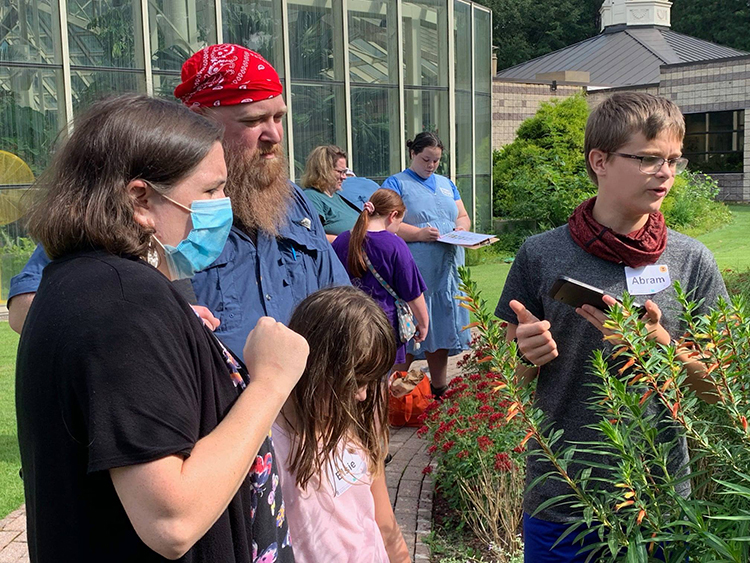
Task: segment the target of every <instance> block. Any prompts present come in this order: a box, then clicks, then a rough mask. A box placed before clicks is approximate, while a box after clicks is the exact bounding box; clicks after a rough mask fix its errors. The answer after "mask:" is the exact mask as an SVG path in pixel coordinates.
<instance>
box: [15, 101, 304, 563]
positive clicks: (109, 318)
mask: <svg viewBox="0 0 750 563" xmlns="http://www.w3.org/2000/svg"><path fill="white" fill-rule="evenodd" d="M220 141H221V129H220V128H219V126H217V125H216V124H213V123H212V122H209V121H208V120H205V119H204V118H202V117H200V116H199V115H197V114H195V113H192V112H190V111H189V110H187V109H185V108H183V107H181V106H179V105H177V104H174V103H171V102H167V101H164V100H156V99H150V98H147V97H144V96H132V95H129V96H121V97H119V98H113V99H110V100H108V101H104V102H100V103H99V104H96V105H95V106H94V107H93V108H92V109H91V110H90V111H89V112H87V113H86V114H85V115H84V116H83V117H82V118H81V119H80V120H78V121H77V123H76V127H75V129H74V131H73V133H72V135H71V137H70V139H69V140H68V141H67V143H66V144H65V145H64V146H63V147H62V148H61V149H60V150H59V151H58V153H57V155H56V157H55V160H54V163H53V165H52V167H51V169H50V170H48V172H47V174H46V175H45V176H43V178H42V179H41V180H40V182H39V184H38V187H39V189H40V192H41V193H42V197H41V199H40V201H39V202H38V204H37V205H36V207H35V209H34V210H33V211H32V213H31V216H30V221H29V228H30V232H31V233H32V235H33V236H34V237H35V238H36V239H38V240H39V241H40V242H41V244H42V245H43V246H44V249H45V251H46V252H47V254H48V255H49V256H50V257H51V258H52V259H53V261H52V262H51V263H50V264H49V265H48V266H47V267H46V268H45V270H44V274H43V277H42V282H41V285H40V287H39V292H38V294H37V296H36V298H35V299H34V302H33V305H32V307H31V310H30V312H29V317H28V319H27V322H26V325H25V327H24V331H23V336H22V337H21V342H20V345H19V350H18V359H17V380H16V402H17V413H18V438H19V442H20V449H21V461H22V467H23V477H24V487H25V494H26V506H27V518H28V541H29V551H30V556H31V561H34V562H47V561H49V562H52V561H108V562H113V561H139V562H149V561H163V560H165V559H176V558H179V557H183V559H182V560H184V561H190V562H199V561H206V562H209V561H236V562H240V561H246V562H248V563H249V562H252V561H255V560H256V559H257V558H261V557H267V558H269V560H271V559H272V560H274V561H293V555H292V552H291V548H290V547H289V546H288V541H287V527H286V522H285V520H284V510H283V505H282V502H281V495H280V491H279V490H274V487H273V482H274V481H275V478H274V477H275V475H276V468H277V465H276V460H275V459H274V453H273V447H272V444H271V442H270V440H269V429H270V428H271V424H272V423H273V421H274V419H275V418H276V416H277V414H278V412H279V410H280V408H281V406H282V405H283V404H284V401H285V400H286V397H287V395H288V394H289V392H290V391H291V389H292V388H293V387H294V384H295V383H296V381H297V379H298V378H299V376H300V374H301V373H302V370H303V369H304V366H305V360H306V357H307V344H306V342H305V341H304V339H302V338H301V337H300V336H298V335H296V334H294V333H293V332H291V331H289V330H288V329H286V328H285V327H283V326H282V325H280V324H279V323H276V322H274V321H273V320H271V319H268V318H263V319H261V320H260V321H259V322H258V325H257V326H256V328H255V330H253V332H251V333H250V335H249V337H248V339H247V342H246V345H245V349H244V359H245V365H246V366H247V368H246V369H245V368H244V367H243V366H241V365H240V364H241V362H239V361H237V359H236V358H233V357H232V356H231V355H230V354H229V353H228V352H227V350H226V349H225V348H224V347H223V346H222V345H221V343H220V342H219V341H218V340H217V339H216V338H215V337H214V336H213V334H212V333H211V332H210V331H209V330H208V329H207V328H206V327H204V326H203V324H202V323H201V321H200V320H199V319H198V317H197V316H196V314H195V313H194V312H193V310H192V309H191V308H190V306H189V305H188V303H187V302H186V301H185V300H184V299H183V298H182V297H181V296H180V295H179V294H178V292H177V291H176V290H175V289H174V287H173V286H172V284H171V283H170V280H175V279H179V278H184V277H188V276H191V275H192V274H193V273H194V272H195V271H197V270H200V269H202V268H205V267H206V266H208V265H209V264H211V263H212V262H213V261H214V260H215V258H216V257H217V256H218V254H219V253H220V252H221V250H222V248H223V246H224V243H225V241H226V237H227V233H228V231H229V228H230V226H231V223H232V213H231V206H230V203H229V200H228V199H227V198H225V197H224V193H223V186H224V182H225V179H226V167H225V165H224V158H223V151H222V147H221V142H220ZM261 397H262V399H259V398H261Z"/></svg>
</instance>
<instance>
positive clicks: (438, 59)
mask: <svg viewBox="0 0 750 563" xmlns="http://www.w3.org/2000/svg"><path fill="white" fill-rule="evenodd" d="M402 10H403V12H402V13H403V34H404V84H408V85H412V86H447V85H448V69H447V63H448V14H447V4H446V2H445V1H444V0H414V1H410V2H403V7H402Z"/></svg>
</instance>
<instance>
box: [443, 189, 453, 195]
mask: <svg viewBox="0 0 750 563" xmlns="http://www.w3.org/2000/svg"><path fill="white" fill-rule="evenodd" d="M440 191H441V192H443V195H447V196H448V197H453V191H452V190H448V189H446V188H440Z"/></svg>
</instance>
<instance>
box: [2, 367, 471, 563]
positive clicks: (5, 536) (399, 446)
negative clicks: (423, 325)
mask: <svg viewBox="0 0 750 563" xmlns="http://www.w3.org/2000/svg"><path fill="white" fill-rule="evenodd" d="M460 357H461V356H456V357H455V358H451V361H450V363H449V365H448V379H449V380H450V379H452V378H453V377H454V376H455V375H458V373H459V370H458V369H457V368H456V366H455V361H456V360H457V359H459V358H460ZM418 364H421V365H424V363H423V362H419V363H415V366H414V367H419V365H418ZM416 431H417V429H416V428H409V427H403V428H393V429H392V430H391V445H390V453H391V455H393V460H392V461H391V463H389V464H388V466H387V467H386V468H385V475H386V482H387V483H388V493H389V494H390V497H391V502H392V503H393V510H394V512H395V514H396V520H397V521H398V523H399V525H400V526H401V530H402V532H403V534H404V539H405V540H406V544H407V545H408V546H409V549H410V550H411V553H412V558H413V560H414V562H415V563H416V562H418V561H422V562H425V561H429V560H430V548H429V546H428V545H427V544H425V543H423V542H422V538H423V537H424V536H426V535H427V534H429V533H430V530H431V524H432V492H433V484H432V478H431V477H430V476H429V475H422V470H423V469H424V468H425V466H427V465H428V464H429V463H430V457H429V455H428V454H427V444H426V443H425V441H424V440H423V439H421V438H419V437H418V436H417V435H416ZM28 561H29V549H28V545H27V543H26V510H25V507H24V506H21V507H20V508H19V509H18V510H16V511H14V512H11V513H10V514H8V516H6V517H5V518H3V519H2V520H0V563H28Z"/></svg>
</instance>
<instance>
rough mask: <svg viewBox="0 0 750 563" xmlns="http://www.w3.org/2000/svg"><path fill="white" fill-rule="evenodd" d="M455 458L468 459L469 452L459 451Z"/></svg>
mask: <svg viewBox="0 0 750 563" xmlns="http://www.w3.org/2000/svg"><path fill="white" fill-rule="evenodd" d="M456 457H457V458H458V459H464V458H465V457H469V450H461V451H460V452H458V453H457V454H456Z"/></svg>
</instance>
